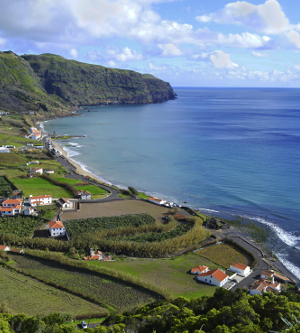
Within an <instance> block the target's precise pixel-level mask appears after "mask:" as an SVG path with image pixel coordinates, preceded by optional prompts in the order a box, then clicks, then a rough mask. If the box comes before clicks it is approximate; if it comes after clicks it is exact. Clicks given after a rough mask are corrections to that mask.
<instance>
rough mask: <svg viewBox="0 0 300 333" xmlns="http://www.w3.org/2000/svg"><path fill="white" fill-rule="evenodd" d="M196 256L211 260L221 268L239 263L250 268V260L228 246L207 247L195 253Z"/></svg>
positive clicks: (244, 254)
mask: <svg viewBox="0 0 300 333" xmlns="http://www.w3.org/2000/svg"><path fill="white" fill-rule="evenodd" d="M196 254H197V255H199V256H202V257H205V258H207V259H209V260H212V261H214V262H216V263H218V264H220V265H222V266H223V267H226V268H229V267H230V265H234V264H236V263H241V264H245V265H248V266H250V265H251V263H252V259H251V258H250V257H249V256H248V255H247V254H246V253H243V252H242V251H240V250H237V249H236V248H234V247H233V246H232V245H230V244H225V243H222V244H219V245H214V246H209V247H207V248H205V249H203V250H200V251H197V252H196Z"/></svg>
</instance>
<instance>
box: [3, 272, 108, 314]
mask: <svg viewBox="0 0 300 333" xmlns="http://www.w3.org/2000/svg"><path fill="white" fill-rule="evenodd" d="M0 285H1V295H0V301H1V303H4V302H5V303H7V304H8V307H9V310H10V312H11V313H13V314H17V313H26V314H27V315H37V314H42V315H46V314H48V313H51V312H60V313H69V314H72V315H80V314H88V313H106V310H105V309H104V308H102V307H100V306H99V305H97V304H94V303H92V302H89V301H86V300H84V299H82V298H80V297H77V296H74V295H72V294H70V293H67V292H64V291H61V290H59V289H57V288H54V287H51V286H48V285H46V284H44V283H42V282H39V281H37V280H35V279H32V278H30V277H27V276H24V275H22V274H20V273H17V272H15V271H10V270H8V269H5V268H0Z"/></svg>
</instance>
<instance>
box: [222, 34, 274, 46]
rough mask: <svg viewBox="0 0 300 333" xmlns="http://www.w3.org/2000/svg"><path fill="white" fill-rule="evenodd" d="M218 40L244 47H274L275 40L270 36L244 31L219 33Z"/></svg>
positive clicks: (224, 43) (229, 44)
mask: <svg viewBox="0 0 300 333" xmlns="http://www.w3.org/2000/svg"><path fill="white" fill-rule="evenodd" d="M217 42H218V43H219V44H221V45H227V46H233V47H242V48H273V47H274V46H273V44H274V43H273V40H271V38H270V37H268V36H262V37H261V36H259V35H257V34H251V33H249V32H244V33H242V34H229V35H227V36H226V35H223V34H221V33H220V34H219V35H218V39H217Z"/></svg>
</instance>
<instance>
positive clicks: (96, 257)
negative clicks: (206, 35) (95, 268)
mask: <svg viewBox="0 0 300 333" xmlns="http://www.w3.org/2000/svg"><path fill="white" fill-rule="evenodd" d="M98 259H99V256H91V257H90V259H89V260H98Z"/></svg>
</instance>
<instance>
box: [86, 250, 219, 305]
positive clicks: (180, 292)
mask: <svg viewBox="0 0 300 333" xmlns="http://www.w3.org/2000/svg"><path fill="white" fill-rule="evenodd" d="M89 264H90V265H95V266H99V267H107V268H111V269H115V270H118V271H122V272H124V273H128V274H131V275H133V276H135V277H138V278H140V279H141V280H143V281H146V282H149V283H152V284H156V285H158V286H160V287H162V288H165V289H166V290H168V291H169V292H170V293H171V294H172V295H173V296H174V297H178V296H183V297H186V298H189V299H190V298H196V297H201V296H205V295H206V296H212V295H213V293H214V291H215V289H216V287H214V286H210V285H207V284H204V283H201V282H197V281H195V280H194V277H195V275H193V274H190V273H189V271H190V269H192V268H193V267H195V266H197V265H205V266H208V267H209V268H210V269H216V268H218V267H219V268H222V267H220V265H216V264H215V263H213V262H211V261H210V260H208V259H206V258H202V257H199V256H198V255H195V254H193V253H190V254H187V255H183V256H180V257H177V258H174V259H156V260H151V259H145V260H127V261H115V262H103V261H89Z"/></svg>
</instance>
